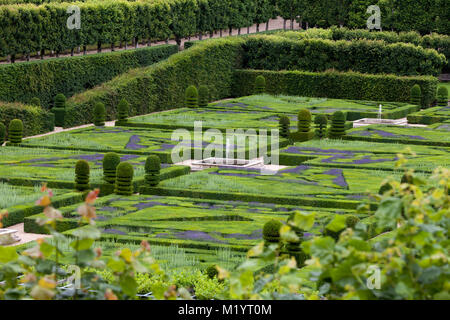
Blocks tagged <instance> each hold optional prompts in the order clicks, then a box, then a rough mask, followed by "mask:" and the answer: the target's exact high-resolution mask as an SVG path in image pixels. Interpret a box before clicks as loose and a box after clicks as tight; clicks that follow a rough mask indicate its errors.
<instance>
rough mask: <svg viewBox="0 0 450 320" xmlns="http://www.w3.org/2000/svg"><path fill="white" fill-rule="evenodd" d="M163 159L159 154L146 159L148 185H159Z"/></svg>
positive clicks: (146, 180)
mask: <svg viewBox="0 0 450 320" xmlns="http://www.w3.org/2000/svg"><path fill="white" fill-rule="evenodd" d="M160 171H161V160H160V159H159V157H158V156H155V155H152V156H149V157H148V158H147V160H146V161H145V182H146V184H147V185H148V186H150V187H154V186H157V185H158V183H159V180H160V177H159V174H160Z"/></svg>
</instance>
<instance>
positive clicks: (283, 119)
mask: <svg viewBox="0 0 450 320" xmlns="http://www.w3.org/2000/svg"><path fill="white" fill-rule="evenodd" d="M290 127H291V120H290V119H289V117H288V116H286V115H281V116H280V119H279V128H280V137H282V138H289V136H290V131H291V129H290Z"/></svg>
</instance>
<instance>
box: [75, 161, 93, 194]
mask: <svg viewBox="0 0 450 320" xmlns="http://www.w3.org/2000/svg"><path fill="white" fill-rule="evenodd" d="M89 172H90V169H89V163H88V162H87V161H86V160H78V161H77V163H76V164H75V189H76V190H78V191H86V190H88V189H89Z"/></svg>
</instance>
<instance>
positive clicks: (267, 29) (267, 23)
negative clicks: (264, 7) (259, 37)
mask: <svg viewBox="0 0 450 320" xmlns="http://www.w3.org/2000/svg"><path fill="white" fill-rule="evenodd" d="M266 31H269V21H267V22H266Z"/></svg>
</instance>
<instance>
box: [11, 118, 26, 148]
mask: <svg viewBox="0 0 450 320" xmlns="http://www.w3.org/2000/svg"><path fill="white" fill-rule="evenodd" d="M8 131H9V137H8V138H9V142H10V143H11V144H12V145H18V144H21V143H22V138H23V123H22V120H19V119H13V120H11V122H10V123H9V130H8Z"/></svg>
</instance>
